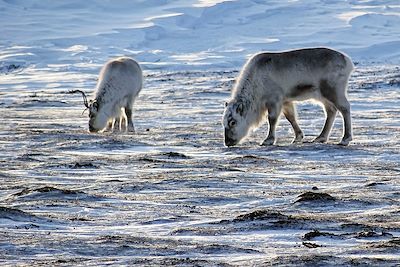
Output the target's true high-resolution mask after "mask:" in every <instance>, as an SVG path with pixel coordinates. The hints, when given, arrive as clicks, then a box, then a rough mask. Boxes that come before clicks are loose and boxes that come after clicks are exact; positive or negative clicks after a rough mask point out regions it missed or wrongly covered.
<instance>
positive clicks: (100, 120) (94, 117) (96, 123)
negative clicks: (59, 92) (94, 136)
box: [69, 90, 107, 133]
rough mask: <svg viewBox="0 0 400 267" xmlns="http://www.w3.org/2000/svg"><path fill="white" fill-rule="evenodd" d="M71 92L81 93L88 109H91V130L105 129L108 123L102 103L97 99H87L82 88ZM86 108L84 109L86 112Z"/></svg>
mask: <svg viewBox="0 0 400 267" xmlns="http://www.w3.org/2000/svg"><path fill="white" fill-rule="evenodd" d="M69 93H70V94H74V93H81V94H82V97H83V104H84V105H85V107H86V109H88V110H89V132H91V133H93V132H98V131H100V130H102V129H104V128H105V127H106V125H107V118H104V117H105V116H104V115H102V114H101V113H100V112H99V110H100V105H99V103H98V102H97V100H89V101H88V100H87V97H86V94H85V92H83V91H81V90H73V91H69ZM86 109H85V110H84V111H83V112H85V111H86ZM82 114H83V113H82Z"/></svg>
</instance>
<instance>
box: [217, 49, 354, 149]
mask: <svg viewBox="0 0 400 267" xmlns="http://www.w3.org/2000/svg"><path fill="white" fill-rule="evenodd" d="M353 68H354V66H353V63H352V62H351V59H350V58H349V57H347V56H346V55H344V54H342V53H340V52H338V51H335V50H332V49H328V48H307V49H299V50H292V51H286V52H280V53H279V52H278V53H259V54H256V55H254V56H253V57H252V58H250V59H249V60H248V61H247V63H246V65H245V66H244V67H243V69H242V71H241V74H240V76H239V77H238V80H237V83H236V86H235V88H234V89H233V91H232V98H231V100H230V101H229V102H228V103H226V108H225V112H224V116H223V126H224V128H225V135H224V136H225V145H226V146H234V145H236V144H238V143H239V142H240V141H241V140H243V139H244V138H245V137H246V136H247V135H248V133H249V131H250V129H252V128H255V127H258V126H259V124H261V122H263V121H264V118H265V116H266V113H268V122H269V133H268V136H267V138H266V139H265V140H264V142H263V143H262V145H273V144H274V143H275V139H276V138H275V129H276V126H277V124H278V119H279V116H280V114H281V112H283V114H284V115H285V117H286V119H287V120H288V121H289V122H290V124H291V125H292V127H293V130H294V133H295V138H294V140H293V142H301V140H302V139H303V136H304V135H303V132H302V130H301V129H300V126H299V125H298V124H297V120H296V108H295V105H294V102H295V101H303V100H307V99H314V100H317V101H319V102H321V103H322V104H323V106H324V108H325V114H326V121H325V125H324V127H323V129H322V131H321V133H320V134H319V136H318V137H317V138H315V139H314V142H321V143H324V142H326V141H327V140H328V138H329V134H330V131H331V128H332V125H333V122H334V120H335V117H336V114H337V111H338V110H339V111H340V113H341V114H342V116H343V120H344V131H343V137H342V140H341V142H340V143H339V144H340V145H344V146H347V145H348V144H349V142H350V141H351V140H352V129H351V117H350V104H349V101H348V100H347V96H346V93H347V83H348V80H349V76H350V74H351V72H352V71H353Z"/></svg>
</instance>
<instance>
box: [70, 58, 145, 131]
mask: <svg viewBox="0 0 400 267" xmlns="http://www.w3.org/2000/svg"><path fill="white" fill-rule="evenodd" d="M142 83H143V76H142V70H141V68H140V66H139V64H138V63H137V62H136V61H135V60H133V59H131V58H127V57H121V58H117V59H113V60H110V61H109V62H107V63H106V64H105V66H104V67H103V68H102V70H101V72H100V77H99V80H98V82H97V86H96V92H95V98H94V99H93V100H89V101H88V99H87V97H86V94H85V93H84V92H83V91H81V90H73V91H70V92H69V93H81V94H82V97H83V104H84V105H85V107H86V108H87V109H88V110H89V131H90V132H99V131H103V130H119V131H122V130H125V131H130V132H134V131H135V128H134V126H133V121H132V106H133V103H134V101H135V99H136V97H137V95H138V94H139V92H140V90H141V89H142Z"/></svg>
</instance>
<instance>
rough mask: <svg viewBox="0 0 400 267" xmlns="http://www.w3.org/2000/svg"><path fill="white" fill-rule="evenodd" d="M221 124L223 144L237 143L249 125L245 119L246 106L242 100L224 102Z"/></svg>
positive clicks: (247, 130)
mask: <svg viewBox="0 0 400 267" xmlns="http://www.w3.org/2000/svg"><path fill="white" fill-rule="evenodd" d="M222 124H223V126H224V128H225V134H224V136H225V145H226V146H234V145H236V144H238V143H239V142H240V141H241V140H242V139H243V138H244V137H245V136H246V135H247V133H248V132H249V129H250V125H249V123H248V121H247V120H246V106H245V104H244V103H243V102H235V101H231V102H229V103H225V111H224V116H223V121H222Z"/></svg>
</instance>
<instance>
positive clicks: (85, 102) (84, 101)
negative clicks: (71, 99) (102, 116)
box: [68, 90, 89, 108]
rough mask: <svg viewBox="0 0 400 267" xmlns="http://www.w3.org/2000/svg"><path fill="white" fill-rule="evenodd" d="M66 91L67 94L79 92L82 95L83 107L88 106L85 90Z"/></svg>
mask: <svg viewBox="0 0 400 267" xmlns="http://www.w3.org/2000/svg"><path fill="white" fill-rule="evenodd" d="M68 93H69V94H75V93H81V94H82V97H83V104H84V105H85V107H87V108H89V104H88V101H87V97H86V94H85V92H83V91H81V90H72V91H69V92H68Z"/></svg>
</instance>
